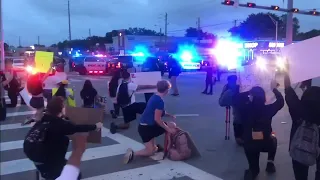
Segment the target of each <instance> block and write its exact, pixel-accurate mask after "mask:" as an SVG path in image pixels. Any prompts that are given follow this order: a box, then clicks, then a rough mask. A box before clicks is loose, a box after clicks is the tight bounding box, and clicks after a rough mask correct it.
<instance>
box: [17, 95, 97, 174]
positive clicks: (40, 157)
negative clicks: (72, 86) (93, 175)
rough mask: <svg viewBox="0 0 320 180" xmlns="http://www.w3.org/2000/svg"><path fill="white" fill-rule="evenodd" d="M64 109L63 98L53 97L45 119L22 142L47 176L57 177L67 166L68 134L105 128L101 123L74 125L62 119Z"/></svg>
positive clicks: (28, 154) (28, 153)
mask: <svg viewBox="0 0 320 180" xmlns="http://www.w3.org/2000/svg"><path fill="white" fill-rule="evenodd" d="M64 109H65V107H64V99H63V98H62V97H53V98H52V100H51V101H50V102H49V103H48V106H47V112H46V113H45V115H44V116H43V117H42V120H41V121H38V122H37V123H36V124H35V125H34V126H33V127H32V128H31V130H30V131H29V133H28V134H27V136H26V138H25V140H24V143H23V149H24V153H25V154H26V156H27V157H28V158H29V159H30V160H31V161H33V162H34V163H35V166H36V168H37V170H38V171H39V172H40V173H41V176H42V177H43V178H45V179H56V178H58V177H59V176H60V174H61V172H62V169H63V167H64V166H65V165H66V163H67V160H66V159H65V156H66V153H67V150H68V146H69V141H70V139H69V137H68V136H70V135H73V134H75V133H78V132H90V131H95V130H96V131H100V129H101V128H102V123H97V124H95V125H75V124H73V123H72V122H70V121H67V120H65V119H63V116H64ZM78 179H80V178H78Z"/></svg>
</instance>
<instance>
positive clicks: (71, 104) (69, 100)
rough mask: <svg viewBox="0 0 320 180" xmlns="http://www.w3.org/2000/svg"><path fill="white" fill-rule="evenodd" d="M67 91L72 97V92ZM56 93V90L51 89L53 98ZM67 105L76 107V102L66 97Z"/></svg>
mask: <svg viewBox="0 0 320 180" xmlns="http://www.w3.org/2000/svg"><path fill="white" fill-rule="evenodd" d="M66 90H67V91H69V93H70V94H71V95H72V96H74V92H73V90H72V89H71V88H67V89H66ZM57 91H58V88H52V95H53V96H54V95H55V94H56V92H57ZM67 103H68V105H69V106H71V107H76V101H75V99H71V98H70V97H67Z"/></svg>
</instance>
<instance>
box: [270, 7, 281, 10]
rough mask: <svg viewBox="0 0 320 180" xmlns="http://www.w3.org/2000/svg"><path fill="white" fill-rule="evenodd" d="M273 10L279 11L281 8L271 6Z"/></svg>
mask: <svg viewBox="0 0 320 180" xmlns="http://www.w3.org/2000/svg"><path fill="white" fill-rule="evenodd" d="M271 9H273V10H279V9H280V8H279V6H271Z"/></svg>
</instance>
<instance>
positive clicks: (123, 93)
mask: <svg viewBox="0 0 320 180" xmlns="http://www.w3.org/2000/svg"><path fill="white" fill-rule="evenodd" d="M122 78H123V82H122V83H121V84H120V85H119V87H118V89H117V103H118V105H119V106H120V107H121V109H122V113H123V120H124V123H123V124H118V125H116V124H115V123H113V122H112V123H111V124H110V132H111V133H112V134H114V133H116V131H117V129H128V128H129V127H130V122H131V121H134V120H135V119H137V114H142V113H143V111H144V109H145V107H146V103H144V102H139V103H138V102H136V96H135V92H136V91H138V90H142V89H153V88H156V86H154V85H137V84H135V83H133V82H132V81H131V77H130V73H128V72H126V71H124V72H123V73H122Z"/></svg>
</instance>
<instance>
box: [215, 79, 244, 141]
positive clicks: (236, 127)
mask: <svg viewBox="0 0 320 180" xmlns="http://www.w3.org/2000/svg"><path fill="white" fill-rule="evenodd" d="M237 80H238V78H237V76H236V75H231V76H228V83H227V84H226V85H225V86H224V87H223V90H222V93H221V95H220V98H219V105H220V106H222V107H225V108H232V115H233V132H234V137H235V140H236V142H237V144H238V145H242V144H243V140H242V135H243V134H242V132H243V130H242V122H241V119H240V115H239V107H241V106H243V105H245V104H247V102H248V100H249V99H248V95H249V94H248V92H245V93H240V86H239V85H237Z"/></svg>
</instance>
